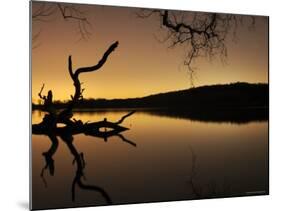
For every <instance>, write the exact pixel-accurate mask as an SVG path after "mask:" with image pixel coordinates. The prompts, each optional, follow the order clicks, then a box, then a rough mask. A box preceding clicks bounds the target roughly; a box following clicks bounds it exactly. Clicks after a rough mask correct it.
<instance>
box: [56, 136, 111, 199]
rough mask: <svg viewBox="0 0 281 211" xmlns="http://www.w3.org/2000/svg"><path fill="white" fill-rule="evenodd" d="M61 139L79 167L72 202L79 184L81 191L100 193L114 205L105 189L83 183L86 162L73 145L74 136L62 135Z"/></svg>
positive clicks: (73, 184)
mask: <svg viewBox="0 0 281 211" xmlns="http://www.w3.org/2000/svg"><path fill="white" fill-rule="evenodd" d="M61 139H62V140H63V141H64V142H65V143H66V145H67V147H68V149H69V150H70V152H71V154H72V155H73V156H74V159H75V161H76V162H75V163H76V166H77V170H76V175H75V177H74V179H73V182H72V188H71V192H72V201H75V187H76V184H77V185H78V186H79V187H80V188H81V189H85V190H92V191H96V192H99V193H100V194H101V195H102V196H103V197H104V199H105V200H106V202H107V203H108V204H112V200H111V198H110V197H109V195H108V194H107V193H106V191H105V190H104V189H103V188H101V187H99V186H95V185H87V184H84V183H83V182H82V177H83V176H84V172H83V170H84V168H85V162H83V160H82V159H83V156H82V153H81V154H79V153H78V151H77V150H76V148H75V146H74V145H73V136H72V135H71V134H62V135H61Z"/></svg>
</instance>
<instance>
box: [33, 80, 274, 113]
mask: <svg viewBox="0 0 281 211" xmlns="http://www.w3.org/2000/svg"><path fill="white" fill-rule="evenodd" d="M66 106H67V102H59V101H56V102H54V107H55V108H57V109H63V108H65V107H66ZM268 107H269V85H268V84H261V83H258V84H250V83H244V82H243V83H242V82H237V83H232V84H224V85H223V84H220V85H208V86H201V87H197V88H191V89H186V90H179V91H172V92H167V93H160V94H154V95H149V96H146V97H141V98H128V99H112V100H107V99H84V100H83V101H81V102H80V103H78V104H77V105H76V106H75V110H109V109H110V110H116V109H119V110H125V109H130V110H131V109H134V110H162V109H172V110H189V109H192V110H193V109H204V110H209V109H242V108H243V109H246V108H247V109H257V108H263V109H268ZM32 109H33V110H37V109H38V110H42V109H43V105H38V104H33V105H32Z"/></svg>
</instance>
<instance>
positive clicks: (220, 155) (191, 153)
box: [32, 111, 268, 208]
mask: <svg viewBox="0 0 281 211" xmlns="http://www.w3.org/2000/svg"><path fill="white" fill-rule="evenodd" d="M124 113H126V111H115V112H114V111H107V112H106V115H105V113H101V112H76V113H74V115H75V118H77V119H81V120H82V121H86V120H88V119H91V120H93V121H94V120H96V119H101V118H102V117H104V116H106V117H107V118H108V119H109V120H114V119H117V118H118V117H120V116H121V115H122V114H124ZM37 120H38V121H39V120H40V118H39V117H38V115H37V113H36V112H34V113H33V122H35V123H36V121H37ZM38 121H37V122H38ZM225 123H227V122H212V121H211V122H207V123H206V122H202V121H198V122H197V121H194V120H191V119H188V118H185V117H182V118H177V117H175V116H172V115H156V113H154V114H152V113H148V112H137V113H136V114H135V115H133V116H131V117H130V118H129V119H128V120H127V122H126V125H127V126H128V127H130V130H127V131H126V132H125V133H122V134H111V135H110V136H103V137H101V136H93V135H90V134H83V135H82V134H80V135H73V134H69V133H66V134H59V135H57V136H52V135H51V134H48V135H47V136H42V135H33V138H32V141H33V164H32V165H33V171H34V177H33V182H34V185H33V188H34V189H33V192H34V208H54V207H73V206H90V205H91V206H94V205H105V204H110V203H113V204H124V203H139V202H152V201H170V200H186V199H199V198H213V197H227V196H242V195H247V193H246V192H248V191H264V192H262V193H263V194H265V193H267V190H268V189H267V187H268V173H267V170H268V165H267V164H268V163H267V162H268V154H267V149H268V142H267V141H268V128H267V126H268V122H267V121H266V120H265V121H258V122H257V121H256V119H254V120H253V121H250V122H244V123H247V124H244V123H239V124H236V123H234V122H233V121H232V123H233V124H225ZM127 126H126V127H127ZM132 127H133V128H132ZM103 130H104V129H103ZM102 132H106V133H105V134H107V135H109V134H110V133H108V132H110V131H102ZM44 137H45V138H44ZM47 138H48V140H47ZM132 139H133V140H135V141H136V142H137V143H138V147H137V148H134V147H135V146H136V143H135V142H133V141H131V140H132ZM94 140H96V142H95V143H93V141H94ZM101 140H103V141H101ZM124 142H125V143H128V144H124ZM50 143H51V145H50V146H47V145H48V144H50ZM46 149H47V150H46ZM133 149H136V150H133ZM37 152H40V155H39V154H38V153H37ZM42 152H43V154H41V153H42ZM42 155H43V156H42ZM68 155H71V156H70V157H71V160H69V159H68V157H69V156H68ZM38 156H40V158H42V157H43V162H44V163H42V162H41V161H40V159H39V157H38ZM72 161H73V165H68V164H71V162H72ZM42 167H43V169H42ZM72 170H74V172H72ZM55 172H56V178H54V180H51V179H50V178H48V179H47V177H46V176H47V175H46V173H48V174H49V175H54V174H55ZM85 172H86V173H87V175H85ZM40 173H41V177H40ZM86 176H87V177H86ZM85 177H86V178H87V180H86V179H85ZM38 178H39V179H40V183H41V184H40V183H39V181H37V180H38ZM130 178H134V179H130ZM42 179H43V180H45V182H46V185H47V187H48V188H47V189H48V190H43V189H42V188H43V187H44V186H43V184H42ZM88 184H91V185H88ZM42 186H43V187H42ZM86 190H89V191H86ZM64 196H66V197H64ZM46 198H48V200H44V199H46Z"/></svg>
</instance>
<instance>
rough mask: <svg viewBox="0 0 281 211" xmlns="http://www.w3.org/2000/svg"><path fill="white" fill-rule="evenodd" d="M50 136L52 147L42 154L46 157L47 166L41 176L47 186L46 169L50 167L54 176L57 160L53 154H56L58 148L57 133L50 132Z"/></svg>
mask: <svg viewBox="0 0 281 211" xmlns="http://www.w3.org/2000/svg"><path fill="white" fill-rule="evenodd" d="M48 137H49V138H50V140H51V142H52V145H51V147H50V149H49V150H48V151H47V152H43V153H42V155H43V156H44V157H45V162H46V164H45V166H44V167H43V168H42V170H41V174H40V176H41V178H42V180H43V182H44V184H45V187H47V182H46V180H45V177H44V172H45V170H46V169H49V172H50V175H51V176H53V175H54V173H55V164H54V163H55V161H54V160H53V155H54V154H55V152H56V151H57V148H58V144H59V143H58V139H57V137H56V136H55V135H53V134H49V135H48Z"/></svg>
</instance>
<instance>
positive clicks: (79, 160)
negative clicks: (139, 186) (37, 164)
mask: <svg viewBox="0 0 281 211" xmlns="http://www.w3.org/2000/svg"><path fill="white" fill-rule="evenodd" d="M58 136H59V137H60V138H61V140H62V141H63V142H64V143H65V144H66V145H67V148H68V149H69V151H70V153H71V154H72V155H73V157H74V160H73V165H76V173H75V176H74V179H73V182H72V187H71V193H72V201H73V202H74V201H75V190H76V186H78V187H79V188H81V189H83V190H90V191H95V192H98V193H100V194H101V196H102V197H103V198H104V199H105V201H106V203H107V204H112V200H111V198H110V196H109V194H108V193H107V192H106V191H105V190H104V189H103V188H101V187H99V186H97V185H89V184H85V183H84V181H83V180H85V177H84V169H85V166H86V162H85V160H84V154H83V152H81V153H79V152H78V150H77V149H76V147H75V146H74V145H73V141H74V138H73V135H72V134H71V133H61V134H59V135H58ZM91 136H94V137H99V138H101V134H99V136H95V135H91ZM113 136H117V137H119V138H120V140H122V141H124V142H126V143H128V144H130V145H132V146H134V147H136V144H135V143H134V142H132V141H130V140H128V139H126V138H125V137H124V136H123V135H121V134H119V133H118V132H115V133H114V132H110V133H107V132H104V133H103V137H102V138H103V139H104V141H107V140H108V139H109V138H110V137H113ZM48 137H49V139H50V140H51V147H50V148H49V150H48V151H46V152H43V153H42V155H43V157H44V158H45V163H46V164H45V166H44V167H43V168H42V171H41V178H42V180H43V182H44V184H45V187H47V181H46V179H45V177H44V173H45V170H48V171H49V174H50V175H51V176H53V175H54V173H55V161H54V159H53V155H54V154H55V153H56V151H57V149H58V146H59V141H58V138H57V136H56V135H55V134H48Z"/></svg>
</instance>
